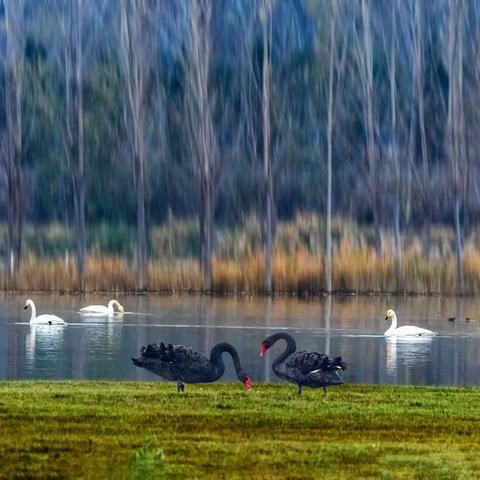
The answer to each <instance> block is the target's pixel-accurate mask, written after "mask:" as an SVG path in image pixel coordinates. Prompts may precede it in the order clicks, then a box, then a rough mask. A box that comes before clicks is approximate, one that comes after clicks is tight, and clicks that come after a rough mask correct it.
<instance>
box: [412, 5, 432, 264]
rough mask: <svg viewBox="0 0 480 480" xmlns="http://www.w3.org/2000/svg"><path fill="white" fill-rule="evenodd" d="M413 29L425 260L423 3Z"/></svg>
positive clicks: (429, 218) (427, 217)
mask: <svg viewBox="0 0 480 480" xmlns="http://www.w3.org/2000/svg"><path fill="white" fill-rule="evenodd" d="M414 15H415V17H414V22H415V25H414V28H413V55H414V57H413V58H414V60H413V77H414V84H415V86H414V88H415V96H416V98H417V116H418V127H419V130H420V147H421V148H420V150H421V156H422V162H421V172H422V174H421V186H422V204H423V216H424V218H423V221H424V232H423V237H424V238H423V246H424V253H425V256H426V257H427V258H429V257H430V243H431V240H430V230H431V223H432V213H431V205H430V202H431V198H430V166H429V159H428V146H427V134H426V129H425V100H424V98H425V95H424V92H423V89H424V76H425V73H424V71H425V67H424V64H425V59H424V56H425V53H424V50H425V49H424V42H423V35H424V23H423V18H424V15H425V12H424V10H423V2H421V1H417V2H415V13H414Z"/></svg>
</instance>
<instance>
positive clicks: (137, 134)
mask: <svg viewBox="0 0 480 480" xmlns="http://www.w3.org/2000/svg"><path fill="white" fill-rule="evenodd" d="M147 15H148V9H147V4H146V2H143V1H135V0H122V5H121V25H120V26H121V49H122V66H123V70H124V81H125V91H126V95H125V96H126V98H125V111H126V115H125V118H126V122H127V124H126V128H127V134H128V137H129V141H130V149H131V155H132V163H133V170H134V174H135V194H136V210H137V242H136V243H137V248H136V260H137V288H139V289H142V288H144V287H145V282H146V269H147V230H146V219H145V116H146V112H145V104H146V99H145V83H146V76H147V71H146V70H147V62H146V58H145V56H146V52H147V50H148V47H147V43H148V40H147V38H146V25H145V24H146V17H147Z"/></svg>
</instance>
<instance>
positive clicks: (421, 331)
mask: <svg viewBox="0 0 480 480" xmlns="http://www.w3.org/2000/svg"><path fill="white" fill-rule="evenodd" d="M389 319H391V320H392V324H391V325H390V328H389V329H388V330H387V331H386V332H385V336H386V337H390V336H398V337H400V336H417V337H420V336H433V335H437V333H436V332H432V331H431V330H427V329H426V328H419V327H413V326H411V325H408V326H405V327H398V328H397V315H396V314H395V312H394V311H393V310H392V309H391V308H389V309H388V310H387V313H386V315H385V320H389Z"/></svg>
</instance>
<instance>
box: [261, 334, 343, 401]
mask: <svg viewBox="0 0 480 480" xmlns="http://www.w3.org/2000/svg"><path fill="white" fill-rule="evenodd" d="M278 340H285V341H286V342H287V348H286V350H285V351H284V352H283V353H282V354H281V355H279V356H278V357H277V358H276V359H275V360H274V362H273V364H272V370H273V372H274V373H275V375H277V377H280V378H282V379H283V380H287V381H288V382H290V383H294V384H295V385H297V386H298V395H301V394H302V387H311V388H319V387H321V388H323V392H324V393H325V394H326V393H327V387H330V386H332V385H341V384H342V383H343V380H342V378H341V377H340V375H339V371H340V370H346V369H347V364H346V363H345V362H344V361H343V360H342V357H336V358H334V359H333V360H332V359H331V358H330V357H328V355H325V354H324V353H318V352H306V351H303V352H297V351H296V349H297V345H296V343H295V340H294V339H293V337H292V336H291V335H289V334H288V333H285V332H281V333H276V334H274V335H270V336H269V337H267V338H266V339H265V340H264V341H263V342H262V347H261V349H260V357H261V358H263V357H264V356H265V353H266V352H267V350H268V349H269V348H270V347H272V346H273V345H274V344H275V343H276V342H277V341H278Z"/></svg>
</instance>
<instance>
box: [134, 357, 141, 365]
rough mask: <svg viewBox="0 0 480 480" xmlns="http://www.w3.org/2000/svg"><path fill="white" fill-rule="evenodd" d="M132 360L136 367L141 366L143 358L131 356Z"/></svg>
mask: <svg viewBox="0 0 480 480" xmlns="http://www.w3.org/2000/svg"><path fill="white" fill-rule="evenodd" d="M132 362H133V364H134V365H135V366H136V367H143V360H142V359H141V358H135V357H132Z"/></svg>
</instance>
